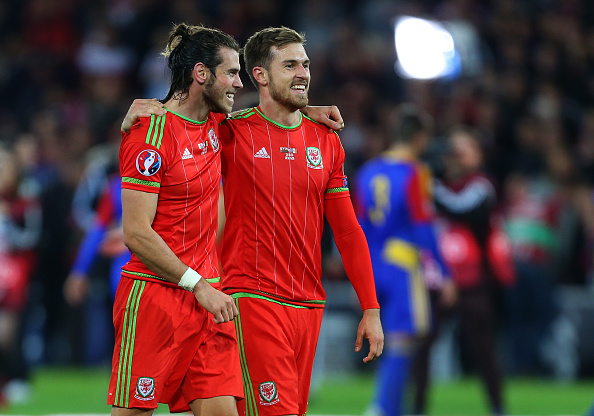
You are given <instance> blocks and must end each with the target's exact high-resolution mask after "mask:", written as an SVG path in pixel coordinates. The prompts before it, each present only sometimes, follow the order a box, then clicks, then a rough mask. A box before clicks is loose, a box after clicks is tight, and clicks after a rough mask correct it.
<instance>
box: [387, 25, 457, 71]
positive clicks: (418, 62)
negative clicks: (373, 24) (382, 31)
mask: <svg viewBox="0 0 594 416" xmlns="http://www.w3.org/2000/svg"><path fill="white" fill-rule="evenodd" d="M394 40H395V44H396V53H397V54H398V62H397V70H398V72H399V73H400V75H402V76H403V77H406V78H416V79H434V78H440V77H445V76H448V75H451V74H452V73H453V72H454V71H455V66H456V65H455V61H456V50H455V49H454V39H453V38H452V35H451V34H450V33H449V32H448V31H447V30H446V29H445V28H444V27H443V26H442V25H441V24H439V23H437V22H433V21H430V20H425V19H419V18H415V17H401V18H399V19H398V21H397V22H396V25H395V30H394Z"/></svg>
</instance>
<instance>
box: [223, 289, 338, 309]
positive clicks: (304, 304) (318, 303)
mask: <svg viewBox="0 0 594 416" xmlns="http://www.w3.org/2000/svg"><path fill="white" fill-rule="evenodd" d="M223 292H225V293H226V294H228V295H229V296H231V297H232V298H234V299H237V298H254V299H262V300H266V301H268V302H273V303H276V304H279V305H284V306H289V307H291V308H310V309H323V308H324V306H325V304H326V301H325V300H310V301H296V300H290V299H286V298H283V297H280V296H274V295H271V294H270V293H266V292H260V291H257V290H253V291H252V290H245V289H241V290H240V289H234V288H224V289H223Z"/></svg>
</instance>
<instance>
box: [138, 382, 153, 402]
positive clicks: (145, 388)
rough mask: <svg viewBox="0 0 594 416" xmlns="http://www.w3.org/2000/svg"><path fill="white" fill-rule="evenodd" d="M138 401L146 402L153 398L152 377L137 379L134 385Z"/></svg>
mask: <svg viewBox="0 0 594 416" xmlns="http://www.w3.org/2000/svg"><path fill="white" fill-rule="evenodd" d="M134 397H135V398H136V399H138V400H142V401H148V400H154V398H155V379H154V378H152V377H138V382H137V383H136V394H135V395H134Z"/></svg>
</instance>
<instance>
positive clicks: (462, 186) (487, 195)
mask: <svg viewBox="0 0 594 416" xmlns="http://www.w3.org/2000/svg"><path fill="white" fill-rule="evenodd" d="M448 140H449V144H450V152H451V153H450V156H449V157H448V160H447V163H446V168H445V171H444V180H443V181H437V183H436V186H435V203H436V206H437V210H438V212H439V213H440V214H441V215H442V216H443V218H444V220H445V224H446V225H445V231H444V234H443V236H442V239H441V249H442V252H443V255H444V259H445V260H446V262H447V263H448V264H449V266H450V268H451V270H452V274H453V277H454V281H455V282H456V285H457V287H458V308H457V312H458V316H459V318H460V327H461V334H462V340H463V342H464V343H465V344H464V345H467V347H468V348H469V349H470V352H471V356H472V359H473V360H472V362H473V364H474V365H475V366H476V367H477V368H478V371H479V374H480V376H481V378H482V379H483V382H484V385H485V389H486V391H487V395H488V399H489V408H490V410H491V413H492V414H494V415H502V414H504V401H503V397H502V396H503V391H502V375H501V369H500V364H499V362H498V361H499V360H498V357H497V352H496V347H497V337H496V308H495V303H496V299H495V297H496V289H497V286H499V285H501V284H503V285H510V284H511V283H512V282H513V279H514V272H513V270H512V269H510V267H511V266H512V265H511V264H510V261H511V259H509V257H508V256H509V251H508V250H509V247H506V246H505V241H504V240H503V239H502V238H503V236H502V234H501V232H500V230H498V228H497V225H496V223H495V222H494V213H495V209H496V207H497V195H496V192H495V187H494V185H493V183H492V182H491V181H490V180H489V179H488V178H487V177H486V176H485V174H484V173H483V172H482V163H483V153H482V148H481V146H480V143H479V142H478V140H477V138H476V137H475V136H474V135H473V133H472V132H471V130H469V129H467V128H463V127H459V128H455V129H453V130H452V131H451V132H450V134H449V137H448Z"/></svg>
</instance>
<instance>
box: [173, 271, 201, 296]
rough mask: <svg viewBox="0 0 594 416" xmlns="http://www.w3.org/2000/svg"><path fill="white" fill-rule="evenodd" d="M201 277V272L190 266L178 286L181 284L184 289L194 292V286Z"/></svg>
mask: <svg viewBox="0 0 594 416" xmlns="http://www.w3.org/2000/svg"><path fill="white" fill-rule="evenodd" d="M200 279H202V276H200V274H199V273H198V272H197V271H196V270H194V269H192V268H191V267H188V270H186V272H185V273H184V274H183V276H182V277H181V279H179V283H178V286H181V287H183V288H184V289H186V290H189V291H190V292H193V291H194V287H195V286H196V284H197V283H198V282H199V281H200Z"/></svg>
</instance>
